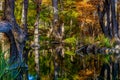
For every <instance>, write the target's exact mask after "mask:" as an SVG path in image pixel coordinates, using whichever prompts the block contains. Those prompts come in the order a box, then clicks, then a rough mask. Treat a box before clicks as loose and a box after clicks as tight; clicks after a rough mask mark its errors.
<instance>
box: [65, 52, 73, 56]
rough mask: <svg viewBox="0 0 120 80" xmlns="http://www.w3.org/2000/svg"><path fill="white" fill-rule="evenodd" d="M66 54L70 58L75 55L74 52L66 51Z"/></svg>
mask: <svg viewBox="0 0 120 80" xmlns="http://www.w3.org/2000/svg"><path fill="white" fill-rule="evenodd" d="M65 54H68V55H70V56H73V55H75V53H74V52H73V51H65Z"/></svg>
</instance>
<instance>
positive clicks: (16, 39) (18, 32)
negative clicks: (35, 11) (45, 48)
mask: <svg viewBox="0 0 120 80" xmlns="http://www.w3.org/2000/svg"><path fill="white" fill-rule="evenodd" d="M14 5H15V0H5V4H4V6H5V7H4V21H2V22H0V32H3V33H5V34H6V35H7V37H8V38H9V41H10V61H9V65H10V67H9V70H10V71H12V72H11V73H12V74H15V73H14V71H13V70H16V71H17V70H18V68H20V69H21V71H25V70H26V68H27V65H26V64H25V63H23V57H22V52H23V48H24V46H25V42H26V35H27V33H25V32H24V31H23V30H22V29H21V28H20V27H19V25H18V24H17V23H16V19H15V15H14ZM26 8H27V7H26ZM25 16H26V15H25ZM26 31H27V28H26ZM16 71H15V72H16ZM21 71H20V72H19V71H18V72H17V73H18V76H17V77H16V79H18V80H22V75H23V72H21Z"/></svg>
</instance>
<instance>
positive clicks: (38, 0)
mask: <svg viewBox="0 0 120 80" xmlns="http://www.w3.org/2000/svg"><path fill="white" fill-rule="evenodd" d="M35 2H36V6H37V7H36V14H37V15H36V22H35V24H34V28H35V29H34V46H35V47H34V49H35V70H36V73H37V80H39V79H40V63H39V48H40V45H39V25H40V16H39V15H40V6H41V2H42V0H35Z"/></svg>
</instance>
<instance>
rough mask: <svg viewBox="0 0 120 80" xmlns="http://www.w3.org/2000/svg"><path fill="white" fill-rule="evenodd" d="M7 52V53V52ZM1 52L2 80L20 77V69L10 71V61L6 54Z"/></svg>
mask: <svg viewBox="0 0 120 80" xmlns="http://www.w3.org/2000/svg"><path fill="white" fill-rule="evenodd" d="M5 52H6V51H5ZM5 52H2V50H0V80H14V79H16V77H18V74H19V72H20V70H19V69H14V70H10V69H9V68H10V65H9V59H5V57H4V54H5Z"/></svg>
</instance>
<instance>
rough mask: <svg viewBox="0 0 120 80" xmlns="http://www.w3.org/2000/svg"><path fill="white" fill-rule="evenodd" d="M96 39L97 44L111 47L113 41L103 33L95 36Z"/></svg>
mask: <svg viewBox="0 0 120 80" xmlns="http://www.w3.org/2000/svg"><path fill="white" fill-rule="evenodd" d="M96 40H97V41H99V46H105V47H112V46H113V43H111V42H110V39H109V38H107V37H105V36H104V35H99V36H98V37H97V38H96Z"/></svg>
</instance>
